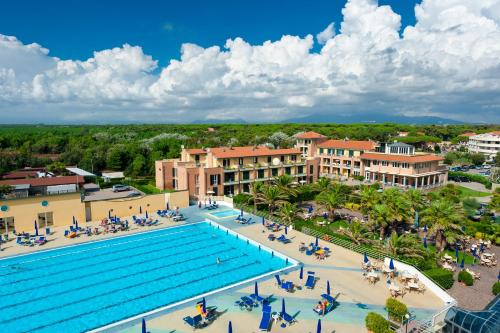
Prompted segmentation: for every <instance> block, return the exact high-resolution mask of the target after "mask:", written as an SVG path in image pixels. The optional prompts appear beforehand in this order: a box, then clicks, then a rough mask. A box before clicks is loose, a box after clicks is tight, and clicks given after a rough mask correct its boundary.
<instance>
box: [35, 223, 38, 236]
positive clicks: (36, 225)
mask: <svg viewBox="0 0 500 333" xmlns="http://www.w3.org/2000/svg"><path fill="white" fill-rule="evenodd" d="M35 236H38V224H37V223H36V220H35Z"/></svg>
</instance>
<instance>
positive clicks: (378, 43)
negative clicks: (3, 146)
mask: <svg viewBox="0 0 500 333" xmlns="http://www.w3.org/2000/svg"><path fill="white" fill-rule="evenodd" d="M420 116H425V117H434V118H432V119H436V117H438V118H444V119H451V120H455V121H464V122H479V123H492V122H494V123H499V122H500V0H484V1H471V0H449V1H441V0H419V1H413V0H404V1H403V0H342V1H340V0H339V1H336V0H328V1H327V0H319V1H297V0H289V1H277V0H275V1H269V0H268V1H261V0H253V1H216V0H212V1H206V0H205V1H203V0H185V1H176V2H173V1H159V0H158V1H135V2H133V3H130V1H117V0H107V1H94V0H90V1H81V0H80V1H75V0H52V1H35V0H32V1H8V2H4V3H3V4H2V9H1V10H0V122H3V123H37V122H44V123H96V122H98V123H107V122H109V123H115V122H121V123H137V122H176V123H184V122H197V121H203V122H231V121H238V122H239V121H246V122H278V121H288V120H291V121H314V120H315V121H331V122H335V121H349V119H351V121H353V120H354V121H372V120H373V121H390V120H392V119H402V118H405V117H406V118H408V117H420Z"/></svg>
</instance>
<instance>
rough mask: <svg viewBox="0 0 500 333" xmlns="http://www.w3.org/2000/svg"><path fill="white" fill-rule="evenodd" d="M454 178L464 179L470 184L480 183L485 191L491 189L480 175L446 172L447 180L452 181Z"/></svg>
mask: <svg viewBox="0 0 500 333" xmlns="http://www.w3.org/2000/svg"><path fill="white" fill-rule="evenodd" d="M456 177H464V178H467V179H469V180H470V181H471V182H476V183H481V184H483V185H484V186H485V187H486V188H487V189H491V186H492V185H491V182H490V180H489V179H488V178H486V177H485V176H482V175H477V174H471V173H467V172H461V171H449V172H448V179H454V178H456Z"/></svg>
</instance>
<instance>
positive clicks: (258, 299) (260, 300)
mask: <svg viewBox="0 0 500 333" xmlns="http://www.w3.org/2000/svg"><path fill="white" fill-rule="evenodd" d="M250 298H251V299H252V300H254V301H255V302H257V303H260V304H264V302H265V301H266V300H267V298H264V297H262V296H260V295H255V294H251V295H250Z"/></svg>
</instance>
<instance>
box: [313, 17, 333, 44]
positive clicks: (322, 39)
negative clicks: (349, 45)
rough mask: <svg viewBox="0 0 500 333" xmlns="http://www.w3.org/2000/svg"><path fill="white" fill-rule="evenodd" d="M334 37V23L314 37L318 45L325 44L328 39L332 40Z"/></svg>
mask: <svg viewBox="0 0 500 333" xmlns="http://www.w3.org/2000/svg"><path fill="white" fill-rule="evenodd" d="M334 36H335V23H334V22H332V23H330V24H329V25H328V26H327V27H326V28H325V30H323V31H321V32H320V33H319V34H317V35H316V40H317V41H318V43H319V44H321V45H323V44H325V43H326V42H327V41H328V40H329V39H332V38H333V37H334Z"/></svg>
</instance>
